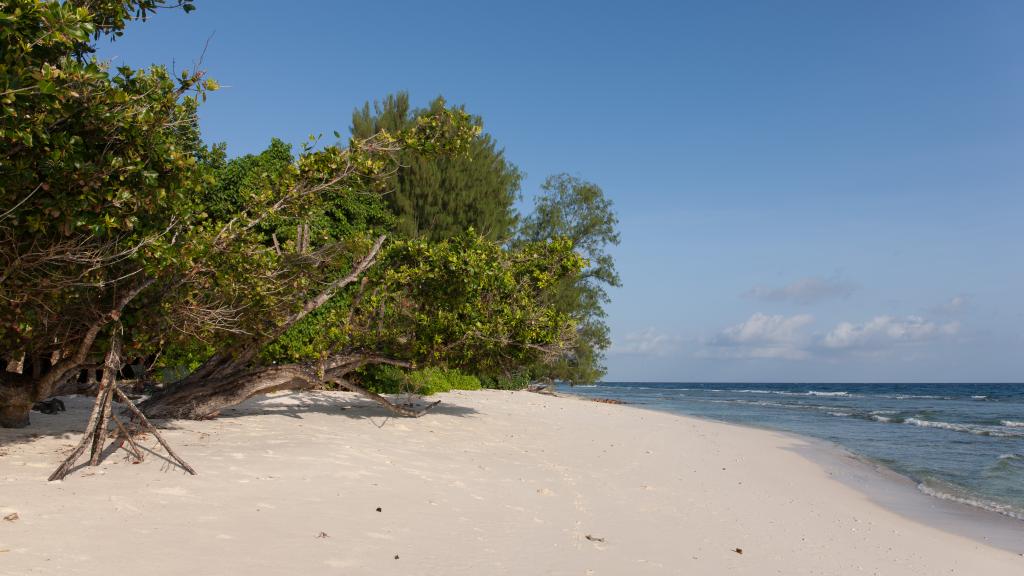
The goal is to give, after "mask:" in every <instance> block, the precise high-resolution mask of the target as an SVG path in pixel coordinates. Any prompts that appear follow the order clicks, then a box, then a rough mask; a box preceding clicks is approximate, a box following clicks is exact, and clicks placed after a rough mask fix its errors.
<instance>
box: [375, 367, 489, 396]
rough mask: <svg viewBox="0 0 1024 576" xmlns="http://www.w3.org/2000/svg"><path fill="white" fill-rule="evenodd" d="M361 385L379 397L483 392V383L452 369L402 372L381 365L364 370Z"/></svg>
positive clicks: (432, 368) (433, 368)
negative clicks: (385, 395) (465, 391)
mask: <svg viewBox="0 0 1024 576" xmlns="http://www.w3.org/2000/svg"><path fill="white" fill-rule="evenodd" d="M359 377H360V383H361V384H362V385H363V386H365V387H366V388H367V389H369V390H372V391H374V392H377V393H378V394H400V393H413V394H420V395H423V396H430V395H432V394H437V393H438V392H451V391H452V390H480V389H481V380H480V379H478V378H477V377H476V376H471V375H469V374H464V373H463V372H460V371H458V370H452V369H450V368H435V367H428V368H423V369H422V370H409V371H406V370H403V369H401V368H398V367H396V366H390V365H382V366H372V367H369V368H366V369H364V370H363V371H362V372H361V374H360V375H359Z"/></svg>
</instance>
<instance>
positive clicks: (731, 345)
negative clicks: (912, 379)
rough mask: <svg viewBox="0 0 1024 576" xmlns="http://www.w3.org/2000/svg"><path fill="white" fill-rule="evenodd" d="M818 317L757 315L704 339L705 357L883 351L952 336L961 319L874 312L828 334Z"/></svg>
mask: <svg viewBox="0 0 1024 576" xmlns="http://www.w3.org/2000/svg"><path fill="white" fill-rule="evenodd" d="M813 323H814V317H812V316H811V315H809V314H797V315H795V316H782V315H774V316H773V315H768V314H762V313H760V312H758V313H755V314H753V315H752V316H751V317H750V318H748V319H747V320H746V321H745V322H742V323H740V324H736V325H735V326H730V327H728V328H726V329H725V330H722V331H721V332H720V333H718V334H717V335H716V336H714V337H713V338H710V339H707V340H705V341H704V344H705V345H706V348H705V350H703V351H702V353H701V354H702V355H704V356H717V357H724V358H781V359H786V360H802V359H807V358H811V357H835V356H836V355H837V354H857V353H864V352H867V353H871V354H885V353H889V352H892V351H894V350H896V349H897V348H898V347H899V348H901V349H902V348H904V347H905V346H906V345H910V344H923V343H925V342H930V341H934V340H938V339H941V338H948V337H950V336H953V335H955V334H957V332H959V330H960V323H959V322H946V323H940V322H934V321H930V320H926V319H924V318H921V317H920V316H907V317H905V318H895V317H892V316H876V317H874V318H872V319H871V320H868V321H867V322H864V323H860V324H857V323H853V322H840V323H839V324H837V325H836V326H835V327H834V328H832V329H831V330H830V331H828V332H826V333H825V334H821V333H820V332H818V333H814V332H812V331H811V330H810V329H809V327H810V325H811V324H813Z"/></svg>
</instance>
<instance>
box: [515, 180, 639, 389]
mask: <svg viewBox="0 0 1024 576" xmlns="http://www.w3.org/2000/svg"><path fill="white" fill-rule="evenodd" d="M541 189H542V194H540V195H539V196H538V197H537V198H536V199H535V202H536V206H535V208H534V211H533V213H532V214H530V215H529V216H528V217H527V218H525V219H524V220H523V223H522V226H521V227H520V229H519V234H518V237H517V242H537V241H540V240H543V239H546V238H564V239H567V240H569V241H570V242H571V243H572V246H573V247H574V248H575V250H576V251H577V252H578V253H579V254H580V255H581V256H582V257H584V258H586V260H587V263H588V264H587V266H586V268H585V269H584V270H583V272H582V274H580V275H579V276H576V277H566V278H564V279H563V280H561V281H560V282H559V284H558V286H557V287H556V289H555V293H556V295H555V308H556V309H557V310H558V311H559V312H562V313H565V314H568V315H569V316H570V317H571V318H572V319H573V320H574V321H575V322H576V326H577V331H578V334H577V339H576V342H575V345H574V346H573V349H572V351H571V352H570V353H568V354H566V355H564V356H563V357H562V358H560V359H559V360H558V361H557V362H553V363H551V364H548V365H546V366H538V367H536V368H535V370H534V375H535V376H545V377H549V378H553V379H556V380H563V381H566V382H570V383H587V382H594V381H596V380H598V379H600V378H601V377H602V376H603V375H604V373H605V370H604V367H603V366H602V362H603V357H604V350H606V349H607V348H608V346H609V345H610V343H611V342H610V339H609V336H608V326H607V324H605V321H604V318H605V311H604V304H606V303H607V302H608V300H609V297H608V292H607V290H606V286H620V285H621V281H620V279H619V275H618V273H617V272H616V271H615V262H614V261H613V259H612V257H611V255H610V254H608V252H607V251H606V250H607V247H608V246H609V245H617V244H618V243H619V233H618V232H617V231H616V225H617V224H618V219H617V218H616V216H615V212H614V210H613V209H612V202H611V200H608V199H607V198H605V196H604V192H603V191H602V190H601V188H600V187H598V186H597V185H596V184H593V183H591V182H586V181H584V180H581V179H579V178H576V177H573V176H569V175H567V174H558V175H555V176H551V177H549V178H548V179H547V180H546V181H545V182H544V185H543V186H542V188H541Z"/></svg>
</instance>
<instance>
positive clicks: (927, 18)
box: [101, 0, 1024, 382]
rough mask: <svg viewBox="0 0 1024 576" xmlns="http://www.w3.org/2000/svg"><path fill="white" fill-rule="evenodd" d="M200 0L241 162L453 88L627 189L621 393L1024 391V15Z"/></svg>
mask: <svg viewBox="0 0 1024 576" xmlns="http://www.w3.org/2000/svg"><path fill="white" fill-rule="evenodd" d="M603 4H606V3H598V2H525V1H520V2H503V3H500V4H499V3H496V2H479V1H477V2H470V1H465V2H462V1H460V2H446V1H440V2H430V3H427V2H416V1H408V2H384V1H382V2H373V3H370V2H360V3H355V2H343V1H300V0H296V1H295V2H290V3H281V2H268V1H258V0H249V1H247V2H225V1H219V2H216V1H212V0H205V1H204V0H199V1H198V2H197V8H198V9H197V10H196V11H195V12H193V13H192V14H188V15H185V14H180V13H173V12H167V13H162V14H158V15H157V16H156V17H155V18H154V19H153V20H151V21H150V22H147V23H140V24H134V25H133V26H132V27H131V28H130V29H129V31H128V33H127V35H126V36H125V37H124V38H122V39H120V40H118V41H117V42H115V43H113V44H112V45H109V46H104V48H103V49H102V51H101V55H102V56H103V57H106V58H113V59H114V60H115V63H119V64H120V63H123V64H129V65H132V66H142V65H146V64H149V63H152V62H159V63H171V62H174V63H175V66H177V67H178V68H179V69H180V68H184V67H191V66H192V62H193V61H194V60H195V59H196V58H197V57H198V56H199V55H200V54H201V53H202V51H203V46H204V44H205V43H206V41H207V39H208V38H210V37H211V35H212V39H211V40H210V45H209V49H208V50H207V52H206V55H205V59H204V62H203V65H204V67H205V68H206V69H207V70H208V71H209V73H210V75H211V76H212V77H214V78H216V79H217V80H218V81H220V83H221V84H222V85H224V89H223V90H221V91H219V92H217V93H215V94H213V95H212V96H211V97H210V99H209V101H208V102H207V104H206V105H205V106H204V107H203V109H202V127H203V131H204V134H205V136H206V138H207V139H208V140H209V141H211V142H214V141H224V142H227V143H228V149H229V153H230V154H232V155H238V154H245V153H250V152H256V151H259V150H260V149H262V148H263V147H265V146H266V145H267V143H269V141H270V139H271V138H272V137H280V138H283V139H285V140H286V141H290V142H293V143H298V142H301V141H303V140H304V139H305V138H306V137H307V136H308V135H309V134H315V133H323V134H330V133H331V132H332V131H333V130H339V131H341V132H343V133H344V132H345V131H347V128H348V125H349V118H350V115H351V111H352V109H353V108H355V107H356V106H359V105H361V104H362V103H363V102H365V101H366V100H372V99H375V98H381V97H383V96H384V95H386V94H388V93H391V92H395V91H398V90H408V91H409V92H410V93H411V96H412V98H413V100H414V101H416V102H417V103H418V104H422V103H425V102H426V101H428V100H429V99H430V98H432V97H434V96H436V95H438V94H443V95H444V96H445V97H446V98H448V100H449V101H451V102H453V103H461V104H465V105H466V106H467V108H468V109H469V110H470V111H471V112H473V113H475V114H479V115H481V116H483V118H484V121H485V128H486V130H487V131H488V132H490V133H491V134H492V135H493V136H494V137H495V138H496V139H497V140H498V142H499V143H500V144H501V145H502V146H503V147H504V148H505V151H506V155H507V156H508V158H509V159H510V160H511V161H513V162H514V163H516V164H517V165H518V166H520V167H521V168H522V169H523V170H524V171H525V172H526V173H527V175H528V177H527V179H526V181H525V184H524V188H523V196H524V209H527V210H528V209H529V206H530V198H531V196H532V195H533V194H534V193H535V191H536V189H537V187H538V186H539V184H540V182H542V181H543V179H544V178H545V177H546V176H547V175H549V174H552V173H556V172H569V173H571V174H574V175H578V176H581V177H583V178H586V179H588V180H592V181H594V182H596V183H598V184H600V185H601V186H602V187H603V188H604V190H605V192H606V194H607V195H608V196H609V197H611V198H612V199H613V201H614V202H615V206H616V209H617V211H618V213H619V216H620V220H621V232H622V244H621V246H619V247H618V248H617V249H615V250H614V254H615V256H616V258H617V262H618V266H619V269H620V272H621V275H622V279H623V283H624V286H623V287H622V288H621V289H617V290H614V291H612V296H613V299H614V300H613V302H612V304H611V305H610V306H609V307H608V313H609V318H608V320H609V324H610V325H611V328H612V337H613V340H614V345H613V348H612V350H611V351H610V352H609V355H608V367H609V374H608V379H609V380H635V381H637V380H662V381H710V382H714V381H801V382H802V381H828V382H831V381H840V382H843V381H868V382H870V381H1022V380H1024V328H1022V327H1024V303H1022V295H1024V266H1022V265H1024V222H1022V220H1024V218H1022V217H1024V194H1022V191H1024V34H1021V33H1020V22H1022V21H1024V3H1021V2H1019V1H1017V0H1008V1H997V0H988V1H985V2H945V1H941V0H940V1H936V0H930V1H887V2H872V3H867V2H860V1H822V0H809V1H796V0H791V1H776V2H767V1H755V0H750V1H747V2H738V1H719V2H683V1H677V2H639V1H635V2H621V3H619V4H618V5H615V6H611V5H603Z"/></svg>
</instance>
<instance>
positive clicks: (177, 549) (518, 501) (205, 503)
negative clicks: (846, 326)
mask: <svg viewBox="0 0 1024 576" xmlns="http://www.w3.org/2000/svg"><path fill="white" fill-rule="evenodd" d="M438 399H441V400H443V402H442V404H441V405H439V406H438V408H436V409H435V410H436V411H434V412H431V413H430V414H429V415H428V416H425V417H423V418H418V419H395V418H392V417H391V416H390V415H388V414H386V413H384V412H383V410H381V409H380V408H379V407H378V406H376V405H373V403H372V402H369V401H366V400H364V399H361V398H359V397H357V396H355V395H352V394H347V393H342V392H300V393H282V394H276V395H274V396H271V397H264V398H258V399H253V400H250V401H248V402H246V403H245V404H243V405H241V406H239V407H238V408H236V409H232V410H229V411H226V412H225V413H224V414H222V416H221V417H220V418H218V419H215V420H207V421H167V422H163V423H162V434H163V435H164V436H165V437H166V438H167V439H168V441H169V442H170V443H171V444H172V445H173V446H174V447H175V449H176V450H178V451H179V452H180V453H181V454H182V456H183V457H185V458H186V459H187V460H188V461H189V462H190V464H192V465H193V466H194V467H195V468H196V469H197V470H198V472H199V475H198V476H194V477H193V476H187V475H185V474H183V473H181V472H180V471H179V470H177V469H174V468H170V467H168V466H167V464H166V463H165V462H163V461H161V460H160V459H159V458H157V457H156V456H150V457H147V459H146V461H145V462H143V463H142V464H140V465H137V466H136V465H131V464H130V463H129V462H127V461H125V460H123V459H122V457H121V455H119V454H110V455H108V456H107V458H106V459H105V460H104V461H103V462H102V463H101V465H100V466H99V467H97V468H88V467H79V468H78V469H77V470H76V471H74V472H73V474H72V475H71V476H70V477H69V478H68V479H67V480H65V481H62V482H53V483H47V482H46V481H45V477H46V475H47V474H48V473H49V472H50V470H52V468H53V467H55V466H56V464H57V463H59V461H60V459H61V458H62V456H63V455H64V453H65V451H66V447H67V446H68V445H70V444H72V443H73V442H74V441H75V440H76V439H77V438H78V435H79V434H80V432H79V430H80V426H81V421H82V420H83V418H84V417H85V412H87V410H86V408H87V406H88V404H89V401H88V399H82V398H74V399H69V401H68V408H69V412H66V413H63V414H62V415H55V416H44V415H35V414H34V415H33V416H34V417H35V419H36V422H35V423H34V425H33V428H30V429H27V430H21V431H11V430H0V487H2V488H0V516H3V515H8V514H11V513H18V514H19V518H18V519H17V520H16V521H0V574H7V573H10V574H28V573H39V574H61V575H64V576H66V575H74V574H81V575H83V576H93V575H98V574H101V573H106V572H109V570H110V568H111V567H117V568H118V569H119V570H122V571H125V572H133V571H137V570H138V571H144V572H146V573H151V574H183V573H188V574H192V575H193V576H201V575H206V574H209V575H213V574H226V573H243V572H244V573H250V574H256V575H262V574H267V575H273V574H290V573H298V572H301V573H304V574H310V575H316V574H325V575H326V574H332V575H333V574H337V573H339V572H341V573H346V574H374V575H388V574H437V575H441V574H444V575H446V576H447V575H451V576H461V575H465V576H469V575H471V574H473V575H475V574H480V573H489V574H573V575H576V574H591V575H602V574H603V575H618V574H658V575H660V574H678V573H681V572H685V573H688V574H707V575H712V574H713V575H719V574H750V575H761V574H767V573H777V572H778V573H787V574H810V573H826V574H861V573H869V574H870V573H884V574H887V575H897V576H898V575H908V576H909V575H918V574H934V573H940V572H941V573H945V574H950V573H952V574H963V575H965V576H966V575H971V576H973V575H974V574H979V573H985V574H991V575H994V576H998V575H1001V574H1007V575H1009V574H1018V573H1019V572H1020V570H1022V569H1024V557H1021V556H1019V555H1017V554H1013V553H1011V552H1008V551H1006V550H1003V549H1001V548H997V547H995V546H994V545H993V543H992V542H979V541H977V540H975V539H970V538H967V537H965V536H962V535H958V534H952V533H950V532H947V531H944V530H941V529H939V528H936V527H935V526H932V525H930V524H927V523H921V522H918V521H914V520H912V519H909V518H907V517H905V516H904V515H901V514H899V513H898V512H895V511H893V510H891V509H889V508H888V507H886V506H884V505H883V503H880V502H879V501H878V499H877V498H872V497H870V496H869V495H867V494H866V493H864V492H862V491H861V490H859V489H858V488H857V487H855V486H851V485H849V484H847V483H844V482H843V480H844V478H843V477H842V476H843V474H848V475H849V476H850V478H853V479H854V480H856V479H857V478H860V477H861V476H867V477H870V478H875V477H876V474H875V472H874V471H870V472H871V473H870V474H868V472H869V470H867V469H866V468H864V466H866V465H864V466H853V465H852V464H854V462H853V461H851V460H850V459H849V458H848V457H847V456H844V455H842V454H841V453H839V452H837V451H835V450H833V449H831V448H828V447H827V446H822V445H819V444H817V443H815V442H809V441H808V439H805V438H802V437H797V436H795V435H786V434H782V433H778V432H775V431H771V430H763V429H758V428H751V427H743V426H737V425H734V424H725V423H718V422H714V421H710V420H703V419H698V418H693V417H689V416H683V415H678V414H671V413H666V412H660V411H656V410H650V409H642V408H638V407H634V406H618V405H609V404H604V403H598V402H591V401H589V400H588V399H586V398H580V397H578V396H574V395H559V396H547V395H541V394H532V393H527V392H506V391H492V390H487V391H479V392H477V391H474V392H451V393H445V394H440V395H438ZM580 400H584V401H580ZM150 443H151V441H150ZM819 450H821V451H823V453H826V454H830V455H831V457H832V458H833V459H834V460H835V464H834V465H833V464H832V463H829V462H827V461H816V460H814V459H813V458H812V455H811V453H813V452H815V451H819ZM837 476H838V477H837ZM850 478H846V479H847V480H849V479H850ZM908 489H910V490H913V488H912V487H909V488H908ZM919 496H920V497H921V498H928V497H927V496H925V495H923V494H920V495H919ZM111 530H115V531H116V533H117V537H116V538H111V537H110V531H111ZM124 550H135V551H137V552H136V553H133V554H128V555H126V554H124ZM183 550H187V552H188V553H187V554H182V551H183ZM524 550H525V551H529V553H528V554H524V553H523V551H524Z"/></svg>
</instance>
